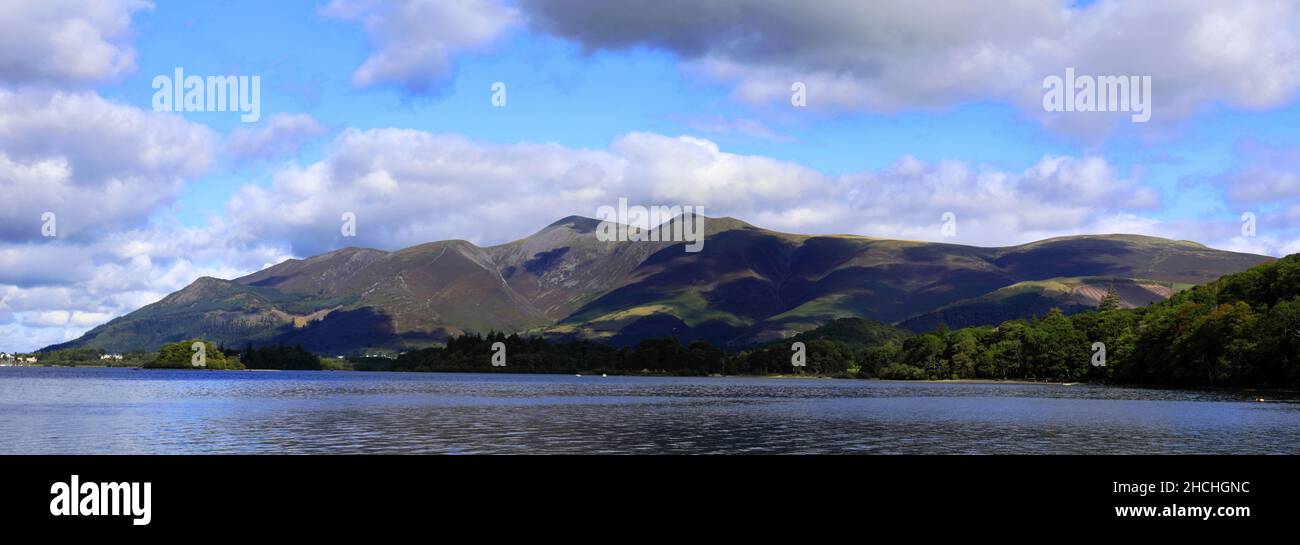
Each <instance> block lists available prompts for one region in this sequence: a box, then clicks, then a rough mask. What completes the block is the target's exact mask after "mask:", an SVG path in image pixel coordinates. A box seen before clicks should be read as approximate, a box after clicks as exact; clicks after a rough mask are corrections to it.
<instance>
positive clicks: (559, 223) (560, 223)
mask: <svg viewBox="0 0 1300 545" xmlns="http://www.w3.org/2000/svg"><path fill="white" fill-rule="evenodd" d="M598 226H600V220H598V219H592V218H588V217H585V216H577V215H574V216H565V217H563V218H560V219H558V220H556V221H555V222H553V223H551V224H550V225H547V226H546V229H551V228H553V227H571V228H573V230H574V231H577V232H579V233H590V232H593V231H595V230H596V228H597V227H598Z"/></svg>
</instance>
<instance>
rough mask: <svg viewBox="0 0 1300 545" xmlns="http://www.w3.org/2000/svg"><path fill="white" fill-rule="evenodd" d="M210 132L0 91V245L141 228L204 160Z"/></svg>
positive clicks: (89, 98) (120, 108)
mask: <svg viewBox="0 0 1300 545" xmlns="http://www.w3.org/2000/svg"><path fill="white" fill-rule="evenodd" d="M212 139H213V137H212V134H211V131H210V130H208V129H207V128H206V127H203V126H202V125H198V124H194V123H189V122H186V121H184V120H183V119H181V118H180V117H179V116H175V115H172V114H164V113H155V112H150V111H144V110H139V109H136V108H133V107H130V106H126V105H122V104H118V103H115V102H111V101H108V100H105V99H103V98H101V97H99V96H98V95H96V94H94V93H90V92H84V93H65V92H45V91H37V90H23V91H16V92H14V91H6V90H3V89H0V194H3V195H4V196H5V198H4V199H3V200H0V240H10V241H20V240H35V239H40V238H41V234H42V233H41V227H42V226H43V224H44V222H43V221H42V219H41V216H42V214H43V213H44V212H53V213H54V214H55V220H56V221H55V226H56V227H57V234H58V236H59V237H84V236H94V233H96V232H99V231H106V230H107V231H111V230H113V229H115V228H118V227H122V226H129V225H138V224H142V223H143V222H144V221H145V220H146V219H147V218H148V217H149V214H150V213H151V212H152V211H153V210H154V209H155V208H156V207H158V206H159V205H161V204H165V203H168V202H170V201H171V200H172V199H173V198H175V197H176V195H177V194H178V193H179V191H180V189H181V188H182V186H183V184H184V181H185V179H186V178H189V177H193V176H196V175H198V174H200V173H202V172H204V171H205V170H206V169H207V168H208V165H209V164H210V163H211V160H212Z"/></svg>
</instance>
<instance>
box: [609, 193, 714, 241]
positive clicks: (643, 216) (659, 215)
mask: <svg viewBox="0 0 1300 545" xmlns="http://www.w3.org/2000/svg"><path fill="white" fill-rule="evenodd" d="M596 219H598V220H600V225H599V226H598V227H596V240H599V241H601V242H661V241H663V242H686V243H688V244H686V251H687V252H691V253H695V252H698V251H700V250H702V249H704V207H703V206H676V205H674V206H650V207H645V206H632V207H629V206H628V205H627V199H625V198H620V199H619V200H618V208H617V209H615V208H614V207H612V206H602V207H600V208H597V209H596ZM651 226H654V228H651Z"/></svg>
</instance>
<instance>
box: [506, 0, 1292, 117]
mask: <svg viewBox="0 0 1300 545" xmlns="http://www.w3.org/2000/svg"><path fill="white" fill-rule="evenodd" d="M1071 4H1072V3H1071V2H1066V1H1064V0H1011V1H1007V0H981V1H974V2H972V1H969V0H950V1H939V2H921V3H918V2H913V1H910V0H882V1H876V2H859V1H856V0H828V1H824V2H818V3H817V5H816V6H815V7H813V6H810V5H808V4H807V3H800V2H788V1H784V0H719V1H715V2H706V3H699V2H690V1H688V0H669V1H667V2H654V3H645V2H636V1H633V0H610V1H605V2H597V3H581V4H579V3H573V2H566V1H564V0H522V2H521V4H520V6H521V9H522V10H523V11H524V12H525V13H526V14H528V16H529V20H530V23H531V24H532V26H533V27H534V28H536V29H538V30H541V31H544V32H549V33H553V34H556V35H559V36H562V37H565V38H569V39H573V40H576V41H578V42H579V43H581V44H582V45H583V46H584V47H586V48H588V49H611V50H621V49H628V48H633V47H640V46H646V47H653V48H659V49H663V50H667V51H670V52H673V53H675V54H677V55H678V56H680V57H681V58H683V59H684V60H686V61H688V65H689V67H690V68H691V69H692V70H695V71H699V72H702V73H704V74H706V75H708V76H711V77H713V78H717V79H719V80H721V81H724V82H727V83H728V84H730V85H732V86H733V89H734V95H735V96H736V97H738V98H739V99H742V100H745V101H749V102H755V103H769V102H781V101H788V100H789V99H790V94H791V84H792V82H795V81H800V82H803V83H805V84H806V86H807V90H808V91H807V93H808V105H809V106H810V107H816V108H824V109H830V110H839V111H842V110H865V111H875V112H894V111H899V110H904V109H915V108H922V109H928V108H937V107H946V106H952V105H958V104H961V103H964V102H967V101H974V100H988V99H992V100H1001V101H1006V102H1009V103H1012V104H1015V105H1017V106H1019V107H1020V108H1022V109H1023V111H1025V112H1027V113H1028V114H1030V115H1032V116H1034V117H1038V118H1040V119H1042V120H1043V121H1044V122H1046V123H1049V124H1061V125H1066V124H1069V123H1079V124H1083V125H1088V124H1095V123H1097V122H1098V120H1099V119H1101V120H1105V121H1107V122H1114V121H1116V120H1118V119H1119V118H1120V116H1111V117H1106V116H1099V115H1096V114H1093V115H1078V114H1075V115H1066V114H1063V113H1054V114H1051V115H1047V114H1046V113H1045V112H1043V108H1042V96H1043V90H1042V81H1043V78H1044V77H1045V76H1049V75H1063V74H1064V70H1065V69H1066V68H1067V67H1074V68H1075V69H1076V70H1077V71H1078V73H1079V74H1091V75H1149V76H1151V77H1152V80H1153V102H1154V106H1153V110H1152V111H1153V115H1154V117H1153V120H1155V121H1157V122H1160V121H1169V120H1177V119H1182V118H1185V117H1187V116H1189V115H1191V114H1193V113H1195V112H1196V111H1197V110H1198V109H1200V108H1204V107H1207V106H1210V105H1213V104H1215V103H1217V102H1223V103H1227V104H1230V105H1233V106H1238V107H1244V108H1252V109H1265V108H1272V107H1276V106H1279V105H1281V104H1284V103H1287V102H1288V101H1290V100H1292V99H1293V98H1294V97H1295V95H1296V91H1297V88H1298V87H1300V35H1297V34H1296V33H1295V32H1294V29H1295V28H1297V27H1300V5H1297V4H1295V3H1292V2H1275V1H1270V0H1247V1H1242V2H1232V3H1224V2H1218V1H1216V0H1190V1H1187V0H1158V1H1156V0H1153V1H1145V2H1122V3H1121V2H1119V1H1118V0H1099V1H1098V2H1096V3H1093V4H1091V5H1088V6H1085V7H1074V6H1072V5H1071ZM972 21H979V24H971V22H972ZM1125 119H1127V118H1125Z"/></svg>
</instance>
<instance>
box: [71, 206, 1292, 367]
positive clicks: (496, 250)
mask: <svg viewBox="0 0 1300 545" xmlns="http://www.w3.org/2000/svg"><path fill="white" fill-rule="evenodd" d="M684 219H686V220H689V219H690V218H677V219H676V220H674V221H683V220H684ZM599 225H600V223H599V222H598V221H597V220H594V219H590V218H583V217H578V216H571V217H568V218H564V219H562V220H560V221H557V222H555V223H553V224H551V225H549V226H547V227H546V228H544V229H542V230H541V231H538V232H537V233H534V234H532V235H530V236H528V237H526V238H523V239H520V240H516V241H513V242H509V243H506V244H501V245H497V246H489V247H479V246H476V245H474V244H471V243H469V242H467V241H463V240H448V241H439V242H431V243H427V244H421V245H418V246H413V247H410V248H406V249H402V250H398V251H393V252H388V251H383V250H375V249H368V248H344V249H341V250H336V251H333V252H330V253H326V254H322V255H319V256H315V257H311V258H308V259H303V260H298V259H291V260H288V261H285V262H283V263H280V264H277V265H274V266H272V267H268V268H266V269H264V270H262V271H258V272H256V273H253V274H250V275H248V276H244V277H242V278H236V279H234V280H221V279H216V278H208V277H204V278H200V279H198V280H196V281H195V282H194V283H193V284H191V285H189V286H187V287H186V288H184V289H182V290H180V291H178V292H176V293H173V294H171V295H168V296H167V297H165V298H163V299H162V300H160V301H158V302H156V303H153V304H150V305H147V306H145V307H143V308H141V309H139V310H137V311H135V312H132V313H129V314H127V315H125V316H122V317H119V318H117V319H114V320H112V321H110V322H108V323H106V324H104V325H101V326H99V327H96V328H94V329H92V330H91V331H89V332H87V333H86V334H85V335H84V336H82V337H81V338H79V339H76V340H74V341H71V342H68V343H64V344H61V345H54V346H50V347H47V348H46V349H45V350H52V349H58V348H71V347H85V348H98V349H103V350H109V351H114V352H122V351H128V350H132V349H151V350H152V349H157V348H158V347H159V346H161V345H163V344H165V343H168V342H175V341H178V340H183V339H189V338H205V339H210V340H212V341H214V342H218V343H225V344H226V345H228V346H236V345H239V346H242V345H243V344H244V343H248V342H251V343H254V344H259V345H260V344H271V343H286V344H302V345H303V346H304V347H306V348H308V349H310V350H313V351H316V352H318V353H326V354H334V353H358V352H364V351H368V350H380V349H382V350H393V351H400V350H405V349H408V348H415V347H422V346H429V345H432V344H436V343H439V342H441V341H443V340H445V339H446V338H448V337H449V336H451V335H457V334H461V333H465V332H486V331H489V330H495V331H517V332H520V333H528V334H540V335H545V336H548V337H552V338H558V339H562V340H563V339H590V340H598V341H602V342H607V343H610V344H614V345H629V344H633V343H636V342H638V341H640V340H642V339H646V338H654V337H666V336H676V337H678V338H679V339H681V340H682V341H684V342H685V341H691V340H705V341H709V342H712V343H715V344H718V345H727V346H746V345H750V344H754V343H758V342H763V341H768V340H773V339H778V338H784V337H787V336H789V335H792V334H795V333H797V332H800V331H807V330H811V329H813V328H815V327H817V326H818V325H821V324H824V323H827V322H829V321H831V320H833V319H835V318H844V317H867V318H873V319H876V320H880V321H882V322H886V323H894V324H898V325H900V326H902V327H905V328H908V329H913V330H918V329H926V328H930V327H934V326H937V325H940V324H945V325H948V326H949V327H962V326H966V325H975V324H981V323H997V322H1000V321H1003V320H1005V319H1009V318H1016V317H1027V316H1030V315H1035V314H1042V313H1044V312H1045V309H1049V308H1052V307H1061V308H1063V309H1065V310H1067V311H1075V310H1081V309H1084V308H1090V307H1091V306H1095V305H1096V302H1097V301H1098V300H1100V297H1101V296H1102V295H1104V294H1105V293H1106V292H1107V290H1112V289H1113V290H1114V291H1116V293H1117V294H1119V295H1120V298H1121V302H1122V305H1123V306H1136V305H1142V304H1146V303H1149V302H1151V301H1153V300H1157V299H1163V298H1166V297H1168V296H1169V295H1170V294H1172V293H1174V292H1176V291H1179V290H1182V289H1186V288H1187V287H1189V286H1192V285H1196V284H1202V283H1205V282H1209V281H1212V280H1214V279H1216V278H1218V277H1220V276H1222V275H1224V274H1228V273H1231V272H1236V271H1240V270H1244V269H1247V268H1249V267H1251V266H1253V265H1256V264H1259V263H1263V262H1265V261H1269V260H1270V259H1271V258H1268V257H1265V256H1258V255H1252V254H1243V253H1235V252H1226V251H1221V250H1214V249H1211V248H1207V247H1205V246H1202V245H1200V244H1196V243H1193V242H1186V241H1173V240H1166V239H1161V238H1154V237H1145V236H1136V235H1097V236H1073V237H1061V238H1053V239H1048V240H1043V241H1039V242H1034V243H1030V244H1024V245H1020V246H1011V247H1004V248H979V247H973V246H963V245H957V244H943V243H932V242H915V241H902V240H887V239H877V238H871V237H864V236H853V235H832V236H821V235H798V234H789V233H779V232H775V231H770V230H766V229H762V228H759V227H755V226H753V225H750V224H747V223H745V222H742V221H739V220H736V219H732V218H707V219H706V221H705V227H706V228H705V238H704V241H705V244H704V247H703V249H702V250H701V251H699V252H696V253H691V252H686V251H685V248H684V246H685V244H684V243H681V242H663V241H659V242H602V241H600V240H598V239H597V236H596V234H597V229H598V227H599Z"/></svg>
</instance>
